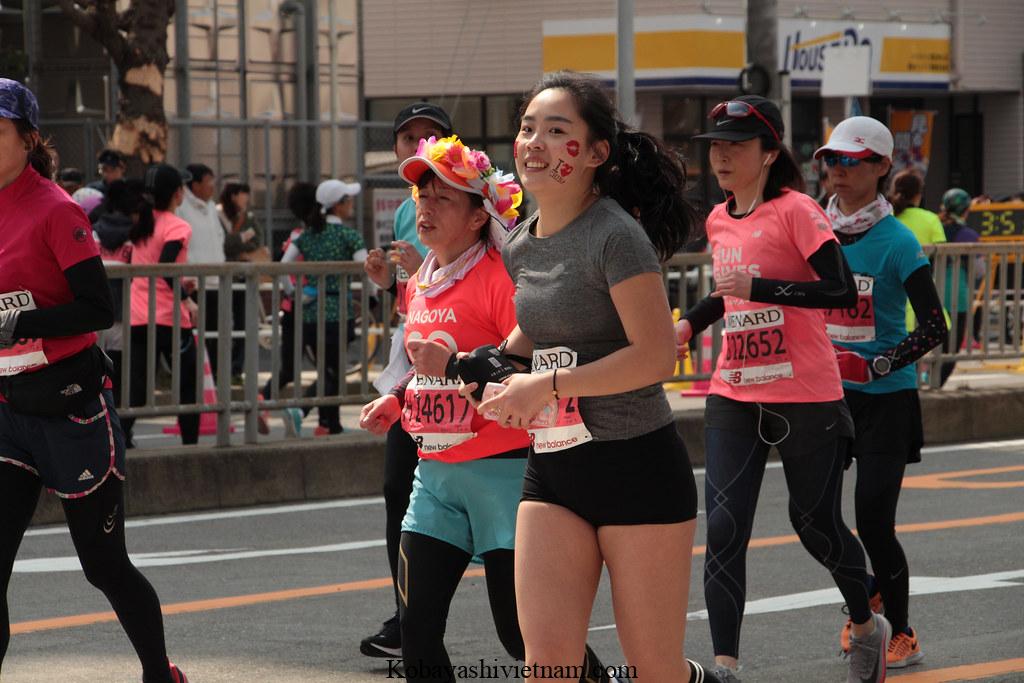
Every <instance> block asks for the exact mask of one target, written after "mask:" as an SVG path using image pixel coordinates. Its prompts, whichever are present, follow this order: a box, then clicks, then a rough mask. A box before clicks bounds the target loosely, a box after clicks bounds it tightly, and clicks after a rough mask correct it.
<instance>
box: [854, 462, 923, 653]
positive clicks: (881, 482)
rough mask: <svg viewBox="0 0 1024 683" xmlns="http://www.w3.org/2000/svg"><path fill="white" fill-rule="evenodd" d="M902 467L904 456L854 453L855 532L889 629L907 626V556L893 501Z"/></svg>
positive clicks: (897, 492) (901, 476) (908, 583)
mask: <svg viewBox="0 0 1024 683" xmlns="http://www.w3.org/2000/svg"><path fill="white" fill-rule="evenodd" d="M905 469H906V463H905V462H904V459H903V458H894V457H892V454H887V453H879V454H869V455H858V456H857V486H856V488H855V493H854V497H855V500H856V503H857V504H856V507H857V533H858V534H859V535H860V540H861V541H862V542H863V543H864V549H865V550H866V551H867V553H868V558H870V560H871V570H872V571H873V572H874V573H875V580H876V581H877V582H878V591H879V592H880V593H881V594H882V602H883V603H884V604H885V618H886V619H888V620H889V623H891V624H892V632H893V633H899V632H900V631H904V630H906V628H907V621H908V616H907V610H908V602H909V596H910V570H909V569H908V567H907V557H906V555H904V554H903V546H901V545H900V542H899V541H898V540H897V539H896V504H897V503H898V502H899V498H900V487H901V486H902V485H903V471H904V470H905Z"/></svg>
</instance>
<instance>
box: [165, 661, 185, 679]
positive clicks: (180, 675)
mask: <svg viewBox="0 0 1024 683" xmlns="http://www.w3.org/2000/svg"><path fill="white" fill-rule="evenodd" d="M168 664H170V662H168ZM170 666H171V683H188V677H187V676H185V673H184V672H183V671H182V670H181V669H179V668H178V667H176V666H175V665H174V664H170Z"/></svg>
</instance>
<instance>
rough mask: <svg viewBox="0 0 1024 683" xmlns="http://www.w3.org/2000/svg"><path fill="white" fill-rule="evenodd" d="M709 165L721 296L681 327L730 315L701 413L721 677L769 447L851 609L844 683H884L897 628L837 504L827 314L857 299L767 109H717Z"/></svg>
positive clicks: (712, 607)
mask: <svg viewBox="0 0 1024 683" xmlns="http://www.w3.org/2000/svg"><path fill="white" fill-rule="evenodd" d="M710 118H711V120H712V123H713V125H712V130H711V131H710V132H708V133H705V134H703V135H698V136H696V137H698V138H703V139H709V140H711V152H710V160H711V168H712V170H713V171H714V173H715V176H716V177H717V178H718V184H719V185H720V186H721V188H722V189H723V190H724V191H725V192H726V201H725V202H723V203H722V204H719V205H717V206H716V207H715V208H714V209H713V210H712V212H711V214H710V215H709V216H708V219H707V233H708V240H709V242H710V245H711V250H712V259H713V273H714V279H715V287H716V289H715V291H714V292H712V293H711V295H710V296H708V297H707V298H705V299H704V300H702V301H700V302H699V303H698V304H697V305H696V306H694V307H693V308H691V309H690V310H689V311H687V312H686V313H685V314H684V316H683V319H682V320H681V321H680V322H679V324H678V326H677V333H678V341H679V345H680V346H679V350H680V353H685V350H686V345H687V343H688V342H689V341H690V338H691V337H692V336H693V335H694V334H696V333H698V332H700V331H701V330H704V329H705V328H707V327H708V326H710V325H711V324H712V323H714V322H715V321H717V320H719V319H721V318H723V317H724V318H725V335H724V337H723V346H722V351H721V353H720V355H719V357H718V361H717V366H716V371H715V374H714V376H713V377H712V380H711V391H710V395H709V396H708V400H707V406H706V409H705V417H704V419H705V452H706V459H707V464H706V465H707V470H706V475H705V504H706V505H707V524H708V531H707V554H706V557H705V562H704V597H705V600H706V602H707V606H708V618H709V622H710V625H711V639H712V642H713V644H714V648H715V660H716V662H717V664H718V665H719V667H720V669H719V671H720V674H721V677H722V678H723V679H724V680H726V681H735V680H738V679H737V678H736V671H737V670H738V661H737V660H738V657H739V639H740V626H741V624H742V620H743V606H744V603H745V602H746V551H747V547H748V545H749V543H750V533H751V525H752V523H753V520H754V511H755V509H756V507H757V498H758V493H759V492H760V488H761V480H762V477H763V476H764V470H765V464H766V458H767V456H768V451H769V450H770V449H771V447H772V446H775V447H776V448H777V449H778V451H779V454H780V455H781V456H782V466H783V469H784V472H785V476H786V484H787V486H788V489H789V516H790V520H791V522H792V524H793V527H794V529H796V532H797V534H798V535H799V537H800V541H801V543H803V545H804V547H805V548H806V549H807V550H808V551H809V552H810V553H811V555H812V556H813V557H814V559H815V560H817V561H818V562H819V563H821V564H822V565H824V566H825V567H826V568H827V569H828V570H829V572H830V573H831V574H832V579H833V581H834V582H835V584H836V586H837V587H838V588H839V590H840V592H841V593H842V594H843V596H844V598H845V599H846V603H847V605H849V607H850V616H851V619H852V622H853V636H854V638H853V643H854V645H855V647H854V648H853V650H852V652H851V654H852V656H851V661H850V672H849V678H848V680H849V681H851V682H856V683H863V682H867V681H870V682H872V683H874V682H877V681H882V680H884V679H885V648H886V645H887V644H888V638H889V625H888V623H886V622H885V620H884V619H883V618H882V617H880V616H877V617H873V616H872V612H871V610H870V608H869V606H868V592H867V587H866V583H865V582H866V579H867V573H866V570H865V561H864V552H863V550H862V549H861V547H860V544H858V543H857V540H856V539H855V538H854V536H853V534H852V533H851V532H850V530H849V528H847V526H846V524H845V523H844V522H843V518H842V512H841V508H840V501H841V493H842V482H843V465H844V463H845V460H846V448H847V443H848V441H849V439H850V438H851V437H852V436H853V424H852V421H851V418H850V413H849V411H848V410H847V408H846V404H844V403H843V386H842V382H841V380H840V376H839V368H838V366H837V364H836V360H835V353H834V352H833V350H832V344H831V342H830V341H829V338H828V335H827V334H826V331H825V310H827V309H840V308H842V309H846V308H849V307H851V306H854V305H855V304H856V302H857V291H856V289H855V287H854V280H853V276H852V275H851V273H850V268H849V266H848V265H847V263H846V259H844V258H843V254H842V251H841V250H840V247H839V243H838V242H837V241H836V237H835V235H834V234H833V233H832V227H831V225H830V224H829V221H828V219H827V218H826V216H825V214H824V213H823V212H822V210H821V208H820V207H819V206H818V205H817V204H816V203H815V202H814V200H813V199H811V198H810V197H808V196H807V195H805V194H803V193H802V192H801V191H802V190H803V178H802V176H801V173H800V169H799V167H798V166H797V165H796V162H795V161H794V160H793V157H792V155H791V154H790V152H789V150H788V149H787V148H786V146H785V145H784V144H783V142H782V132H783V128H782V117H781V115H780V113H779V109H778V107H776V106H775V105H774V104H773V103H772V102H771V101H769V100H766V99H764V98H762V97H756V96H744V97H741V98H738V99H736V100H733V101H731V102H723V103H721V104H719V105H718V106H716V107H715V108H713V109H712V110H711V114H710Z"/></svg>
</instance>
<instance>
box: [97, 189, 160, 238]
mask: <svg viewBox="0 0 1024 683" xmlns="http://www.w3.org/2000/svg"><path fill="white" fill-rule="evenodd" d="M102 211H103V213H119V214H122V215H124V216H131V215H132V214H138V219H137V220H133V221H132V227H131V229H129V231H128V239H129V240H130V241H131V242H132V243H133V244H137V243H140V242H145V241H146V240H147V239H149V238H150V237H151V236H152V235H153V229H154V227H155V220H154V218H153V202H152V201H151V197H150V195H149V193H147V192H146V186H145V183H143V181H142V180H138V179H134V178H133V179H131V180H115V181H114V182H112V183H110V186H109V187H108V188H107V193H106V195H105V196H104V198H103V209H102ZM115 246H116V245H115Z"/></svg>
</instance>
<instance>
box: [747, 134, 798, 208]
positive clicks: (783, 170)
mask: <svg viewBox="0 0 1024 683" xmlns="http://www.w3.org/2000/svg"><path fill="white" fill-rule="evenodd" d="M758 137H759V138H761V149H763V150H766V151H770V152H771V151H778V153H779V155H778V156H777V157H775V161H773V162H772V165H771V166H769V167H768V180H767V181H765V184H764V201H766V202H770V201H771V200H773V199H777V198H778V197H781V196H782V190H784V189H790V190H795V191H797V192H806V190H807V183H806V182H805V181H804V174H803V172H801V170H800V165H799V164H797V163H796V159H794V158H793V152H792V151H790V149H789V147H786V145H785V144H784V143H782V142H779V141H778V140H776V139H775V138H774V137H773V136H771V135H759V136H758Z"/></svg>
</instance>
